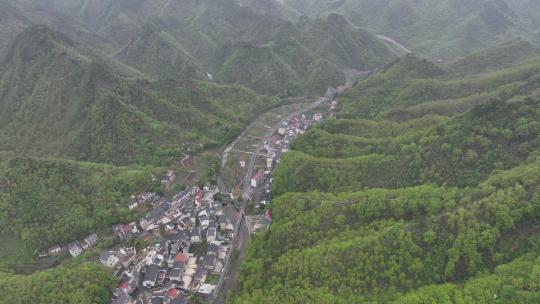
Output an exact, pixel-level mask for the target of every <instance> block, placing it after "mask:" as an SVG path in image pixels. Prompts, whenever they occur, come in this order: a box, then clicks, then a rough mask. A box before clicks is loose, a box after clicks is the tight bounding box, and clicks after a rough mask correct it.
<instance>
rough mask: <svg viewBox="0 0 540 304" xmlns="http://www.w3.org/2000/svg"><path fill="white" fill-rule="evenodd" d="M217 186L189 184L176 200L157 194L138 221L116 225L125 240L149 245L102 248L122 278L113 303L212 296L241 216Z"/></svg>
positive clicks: (173, 303)
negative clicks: (219, 198)
mask: <svg viewBox="0 0 540 304" xmlns="http://www.w3.org/2000/svg"><path fill="white" fill-rule="evenodd" d="M218 191H219V190H218V189H217V188H215V187H211V186H207V187H203V188H202V189H201V188H199V187H192V188H188V189H186V190H184V191H182V192H181V193H179V194H177V195H176V196H174V197H173V198H172V199H171V200H165V199H163V198H158V199H155V197H154V196H152V197H154V199H152V201H151V202H150V204H151V205H152V209H151V210H150V211H149V212H148V213H147V214H146V216H145V217H143V218H142V219H140V220H139V221H138V223H137V222H133V223H129V224H119V225H115V226H114V227H113V230H114V232H115V233H116V235H117V236H118V237H119V238H120V239H122V240H130V239H133V238H139V239H142V240H146V241H147V244H149V245H148V246H147V247H146V248H144V249H142V250H140V251H139V252H137V251H136V250H135V248H130V247H121V248H118V249H116V250H107V251H104V252H102V254H101V255H100V257H99V260H100V262H101V263H103V264H104V265H106V266H107V267H109V268H111V269H113V270H114V271H115V273H116V275H117V276H118V278H119V279H120V284H119V285H118V288H117V289H116V290H115V292H114V297H113V299H112V302H111V303H114V304H119V303H120V304H126V303H127V304H133V303H151V304H162V303H165V304H178V303H185V302H186V300H187V298H188V297H189V296H190V295H192V294H201V295H209V294H211V293H212V292H213V291H214V288H215V285H214V284H215V282H208V283H207V278H209V277H210V276H212V277H214V278H216V277H217V278H219V277H220V276H221V275H222V274H223V271H224V269H225V267H226V264H227V260H228V257H229V255H230V252H231V249H232V245H231V240H232V239H233V236H234V233H235V229H236V226H237V223H238V221H239V220H240V218H241V216H240V213H239V212H238V211H237V210H236V209H235V207H233V206H232V205H226V206H223V205H222V204H221V203H220V202H218V201H215V200H214V196H215V194H216V193H218Z"/></svg>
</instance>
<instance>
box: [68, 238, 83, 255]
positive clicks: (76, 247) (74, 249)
mask: <svg viewBox="0 0 540 304" xmlns="http://www.w3.org/2000/svg"><path fill="white" fill-rule="evenodd" d="M68 251H69V254H71V256H73V257H76V256H79V255H80V254H81V253H82V252H83V249H82V247H81V245H80V244H79V241H75V242H71V243H70V244H69V245H68Z"/></svg>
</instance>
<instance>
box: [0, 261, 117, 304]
mask: <svg viewBox="0 0 540 304" xmlns="http://www.w3.org/2000/svg"><path fill="white" fill-rule="evenodd" d="M115 285H116V280H115V279H114V278H112V277H111V275H110V274H109V271H108V270H107V269H106V268H105V267H103V266H101V265H97V264H84V265H82V264H80V265H79V264H76V265H70V266H62V267H57V268H54V269H50V270H46V271H42V272H37V273H35V274H33V275H30V276H26V275H14V274H8V273H2V272H0V303H14V304H15V303H16V304H26V303H43V304H57V303H73V304H92V303H107V302H108V301H109V294H110V290H111V289H112V288H113V287H114V286H115Z"/></svg>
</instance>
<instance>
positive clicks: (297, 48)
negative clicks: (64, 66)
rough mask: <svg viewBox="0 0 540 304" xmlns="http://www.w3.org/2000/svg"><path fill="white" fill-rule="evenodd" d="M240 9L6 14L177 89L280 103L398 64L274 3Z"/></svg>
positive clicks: (359, 38)
mask: <svg viewBox="0 0 540 304" xmlns="http://www.w3.org/2000/svg"><path fill="white" fill-rule="evenodd" d="M243 1H244V3H240V4H239V3H238V2H239V1H237V0H223V1H212V0H203V1H157V2H156V1H151V0H142V1H139V2H137V5H133V3H131V2H129V1H111V2H106V3H101V4H100V5H99V7H100V8H99V9H97V7H96V6H94V5H88V4H87V2H86V1H73V2H70V3H67V2H66V3H64V2H55V3H54V4H52V3H50V4H49V5H47V2H48V1H43V2H41V3H32V2H30V1H21V2H18V3H16V4H14V5H13V7H11V6H10V9H12V10H17V12H31V13H28V16H26V15H25V14H22V13H21V14H22V15H21V18H22V17H27V18H28V19H29V23H30V22H32V21H35V22H36V23H45V24H47V25H49V26H51V27H53V28H54V29H57V30H59V31H61V32H62V33H64V34H65V35H66V36H68V37H70V38H71V39H72V40H74V41H77V43H78V44H80V45H84V46H86V47H88V48H89V49H92V51H93V52H94V53H97V54H101V55H104V56H109V54H115V56H114V59H116V60H118V61H120V62H122V63H123V64H125V65H126V67H127V68H128V69H131V70H132V72H134V73H140V74H142V75H144V77H147V78H151V79H161V80H177V81H182V80H186V79H193V78H195V79H202V78H204V79H206V78H207V77H208V76H207V75H206V73H210V74H211V75H213V77H212V79H213V81H219V82H222V83H229V84H241V85H245V86H248V87H250V88H251V89H254V90H255V91H257V92H259V93H264V94H270V95H279V96H286V97H289V96H298V95H305V94H306V95H315V96H316V95H318V94H322V93H324V92H325V91H326V89H327V88H328V87H329V86H337V85H341V84H343V81H342V79H343V77H344V76H343V74H344V73H343V70H344V69H345V68H354V69H358V70H368V69H372V68H375V67H378V66H380V65H381V64H384V63H387V62H388V61H390V60H392V59H393V58H394V57H395V56H394V54H393V52H392V51H391V50H390V49H389V48H387V47H386V46H385V44H384V43H382V42H381V41H380V40H379V39H377V38H376V37H375V36H374V35H372V34H371V33H368V32H367V31H364V30H362V29H359V28H357V27H355V26H353V25H352V24H350V23H349V22H347V21H346V20H345V18H343V17H342V16H338V15H331V16H328V17H324V18H320V19H318V18H317V19H310V18H301V19H297V18H295V17H294V14H290V12H291V10H288V9H286V8H285V7H284V6H282V5H279V4H277V3H274V2H273V1H264V2H268V3H263V2H262V1H258V0H257V1H246V0H243ZM261 10H264V11H261ZM52 16H63V17H65V18H63V19H61V21H57V20H56V19H54V18H52ZM64 19H66V20H71V21H72V22H68V21H65V20H64ZM66 22H68V24H65V23H66ZM5 23H6V25H5V26H6V28H8V29H9V28H13V31H11V32H7V31H6V34H5V36H6V40H9V39H11V38H12V36H14V33H15V34H16V33H19V32H20V31H21V30H20V29H19V28H20V27H21V26H19V23H20V22H19V20H18V19H17V20H11V19H9V20H6V22H5ZM0 35H2V33H0ZM0 37H2V36H0ZM96 46H99V47H96ZM0 48H1V45H0ZM114 62H115V64H118V62H117V61H114ZM326 69H330V70H328V71H326Z"/></svg>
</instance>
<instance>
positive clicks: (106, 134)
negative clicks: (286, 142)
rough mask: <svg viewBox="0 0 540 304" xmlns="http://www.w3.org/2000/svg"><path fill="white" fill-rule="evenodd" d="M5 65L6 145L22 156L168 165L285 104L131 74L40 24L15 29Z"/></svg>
mask: <svg viewBox="0 0 540 304" xmlns="http://www.w3.org/2000/svg"><path fill="white" fill-rule="evenodd" d="M0 71H2V72H3V73H2V77H1V78H0V92H1V94H0V96H1V97H0V109H2V112H1V114H0V118H1V123H0V130H1V132H0V137H1V138H2V139H3V140H2V141H1V142H2V144H1V146H0V149H1V150H7V151H16V153H17V154H19V155H20V154H23V155H29V156H57V157H67V158H72V159H77V160H84V161H93V162H106V163H113V164H121V165H124V164H133V163H136V164H140V163H145V164H146V163H152V164H156V165H162V164H168V163H170V162H171V161H173V160H177V159H178V158H181V157H183V154H184V153H186V152H188V153H196V152H198V151H200V150H202V149H207V148H211V147H216V146H220V145H223V144H224V143H226V142H228V141H230V140H231V139H232V138H233V137H234V136H235V135H236V134H237V133H239V132H240V130H241V129H242V127H243V126H244V125H246V124H247V123H248V122H249V121H250V120H251V119H252V118H253V117H254V116H255V115H256V111H258V110H261V109H265V108H269V107H272V106H274V105H276V104H277V103H278V100H277V99H275V98H269V97H260V96H258V95H256V94H255V93H254V92H252V91H250V90H248V89H245V88H242V87H237V86H219V85H216V84H212V83H207V82H202V81H196V80H189V79H184V80H169V81H167V80H164V81H159V82H148V81H145V80H134V79H132V78H131V77H132V76H131V74H130V72H129V71H126V70H123V69H120V70H119V71H117V70H116V69H114V67H113V68H109V67H108V66H106V65H105V64H104V63H102V61H101V59H100V58H99V57H95V56H94V55H92V54H90V53H88V52H86V51H82V50H80V49H77V47H76V46H75V45H74V43H73V42H72V41H71V40H70V39H69V38H67V37H65V36H64V35H62V34H59V33H57V32H54V31H52V30H50V29H48V28H46V27H43V26H39V27H33V28H31V29H29V30H28V31H26V32H24V33H22V34H21V35H19V36H18V38H17V39H16V41H15V42H14V44H13V45H12V46H11V48H10V51H9V53H8V56H6V58H5V59H4V61H3V62H2V64H1V65H0ZM51 74H54V75H55V77H50V75H51ZM123 74H124V75H125V74H127V75H129V76H123ZM128 77H129V78H128Z"/></svg>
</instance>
